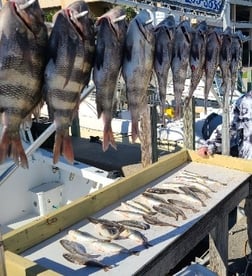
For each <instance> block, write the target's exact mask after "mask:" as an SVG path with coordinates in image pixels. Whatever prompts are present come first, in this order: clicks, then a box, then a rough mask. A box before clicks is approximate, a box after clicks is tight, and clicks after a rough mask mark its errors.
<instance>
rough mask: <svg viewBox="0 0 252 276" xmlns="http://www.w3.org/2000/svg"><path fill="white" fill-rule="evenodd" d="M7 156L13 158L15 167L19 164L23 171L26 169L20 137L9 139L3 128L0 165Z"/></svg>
mask: <svg viewBox="0 0 252 276" xmlns="http://www.w3.org/2000/svg"><path fill="white" fill-rule="evenodd" d="M9 153H10V154H9ZM8 155H10V156H11V157H12V158H13V160H14V162H15V163H16V164H17V165H19V164H20V165H21V167H23V168H24V169H28V167H29V166H28V160H27V157H26V154H25V152H24V148H23V145H22V143H21V140H20V137H15V138H11V137H10V136H9V134H8V131H7V129H6V128H5V129H4V130H3V133H2V138H1V141H0V163H3V162H4V161H5V159H6V158H7V157H8Z"/></svg>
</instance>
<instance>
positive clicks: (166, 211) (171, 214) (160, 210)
mask: <svg viewBox="0 0 252 276" xmlns="http://www.w3.org/2000/svg"><path fill="white" fill-rule="evenodd" d="M167 205H168V204H167ZM153 209H154V210H156V211H157V212H158V213H161V214H163V215H166V216H168V217H173V218H175V219H176V220H178V214H177V213H175V212H173V211H172V210H171V209H170V208H169V206H168V208H165V207H162V206H160V205H154V206H153Z"/></svg>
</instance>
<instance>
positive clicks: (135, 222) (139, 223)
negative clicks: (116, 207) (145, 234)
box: [117, 220, 150, 230]
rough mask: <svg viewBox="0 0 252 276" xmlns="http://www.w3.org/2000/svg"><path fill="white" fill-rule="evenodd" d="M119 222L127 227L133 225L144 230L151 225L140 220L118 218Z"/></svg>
mask: <svg viewBox="0 0 252 276" xmlns="http://www.w3.org/2000/svg"><path fill="white" fill-rule="evenodd" d="M117 223H119V224H121V225H123V226H127V227H132V228H139V229H142V230H147V229H150V225H149V224H147V223H145V222H143V221H139V220H118V221H117Z"/></svg>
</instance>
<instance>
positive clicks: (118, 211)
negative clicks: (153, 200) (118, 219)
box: [114, 209, 145, 219]
mask: <svg viewBox="0 0 252 276" xmlns="http://www.w3.org/2000/svg"><path fill="white" fill-rule="evenodd" d="M114 212H115V213H116V214H120V215H122V216H125V217H126V218H129V219H139V218H141V217H142V215H143V214H145V213H144V212H141V211H140V212H138V211H132V210H122V209H115V210H114Z"/></svg>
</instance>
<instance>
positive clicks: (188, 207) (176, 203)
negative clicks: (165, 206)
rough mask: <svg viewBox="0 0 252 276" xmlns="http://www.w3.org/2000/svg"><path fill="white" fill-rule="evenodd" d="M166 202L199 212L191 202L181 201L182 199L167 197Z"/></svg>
mask: <svg viewBox="0 0 252 276" xmlns="http://www.w3.org/2000/svg"><path fill="white" fill-rule="evenodd" d="M167 202H168V203H171V204H174V205H176V206H178V207H181V208H185V209H190V210H192V211H193V212H194V213H197V212H199V210H198V209H196V208H195V207H194V206H193V205H192V204H189V203H187V202H184V201H182V200H178V199H171V198H169V199H167Z"/></svg>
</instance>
